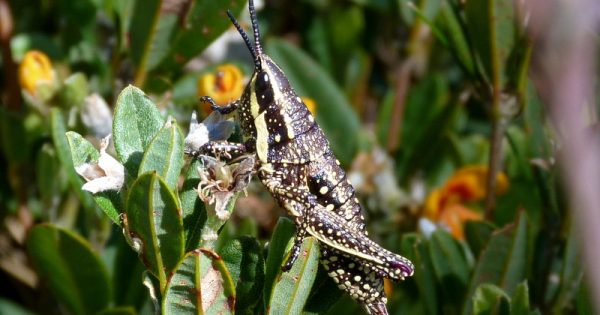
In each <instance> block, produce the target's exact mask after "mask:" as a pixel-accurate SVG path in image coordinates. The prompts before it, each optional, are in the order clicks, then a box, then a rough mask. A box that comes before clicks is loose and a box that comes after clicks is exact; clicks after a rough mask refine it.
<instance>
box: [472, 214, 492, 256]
mask: <svg viewBox="0 0 600 315" xmlns="http://www.w3.org/2000/svg"><path fill="white" fill-rule="evenodd" d="M494 230H495V226H494V224H492V223H491V222H488V221H468V222H467V223H466V224H465V237H466V239H467V244H469V248H470V249H471V252H473V256H475V257H479V253H480V252H481V250H482V249H483V248H484V247H485V245H486V244H487V242H488V241H489V239H490V238H491V237H492V233H493V232H494Z"/></svg>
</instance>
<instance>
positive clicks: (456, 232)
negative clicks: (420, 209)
mask: <svg viewBox="0 0 600 315" xmlns="http://www.w3.org/2000/svg"><path fill="white" fill-rule="evenodd" d="M486 176H487V167H486V166H482V165H475V166H467V167H464V168H461V169H459V170H458V171H456V172H455V173H454V174H453V175H452V176H451V177H450V178H449V179H448V181H446V183H445V184H444V186H443V187H442V188H438V189H435V190H433V191H432V192H431V193H430V194H429V196H427V200H425V211H424V214H425V216H426V217H427V218H428V219H430V220H432V221H434V222H439V223H441V224H443V225H444V226H446V227H447V228H448V229H449V230H450V232H451V233H452V235H453V236H454V237H455V238H457V239H464V233H463V225H464V223H465V222H466V221H470V220H481V219H482V215H481V213H479V212H476V211H473V210H472V209H470V208H468V207H467V206H465V205H464V204H465V203H467V202H474V201H480V200H482V199H483V198H484V197H485V193H486V188H485V187H486ZM506 190H508V178H507V177H506V175H505V174H504V173H502V172H500V173H498V174H497V175H496V194H502V193H504V192H506Z"/></svg>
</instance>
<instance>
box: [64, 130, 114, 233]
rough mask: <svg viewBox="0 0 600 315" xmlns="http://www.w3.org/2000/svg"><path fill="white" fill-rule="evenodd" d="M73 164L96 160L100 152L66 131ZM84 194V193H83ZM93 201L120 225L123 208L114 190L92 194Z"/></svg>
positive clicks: (76, 135) (77, 135)
mask: <svg viewBox="0 0 600 315" xmlns="http://www.w3.org/2000/svg"><path fill="white" fill-rule="evenodd" d="M66 136H67V141H68V143H69V149H70V151H71V158H72V159H73V166H74V167H76V168H77V167H79V166H81V165H82V164H85V163H93V162H97V161H98V158H99V157H100V153H99V152H98V150H96V148H94V146H93V145H92V144H91V143H90V142H89V141H87V140H86V139H84V138H83V137H82V136H81V135H80V134H78V133H76V132H73V131H69V132H67V133H66ZM84 194H85V193H84ZM93 198H94V201H96V204H98V206H100V208H101V209H102V211H104V213H105V214H106V215H107V216H108V217H109V218H110V219H111V220H112V221H113V222H114V223H115V224H117V225H121V218H120V211H119V210H118V209H123V202H122V201H121V197H120V196H119V195H118V193H117V192H116V191H104V192H99V193H97V194H95V195H93Z"/></svg>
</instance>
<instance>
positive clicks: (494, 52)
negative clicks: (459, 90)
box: [465, 0, 516, 85]
mask: <svg viewBox="0 0 600 315" xmlns="http://www.w3.org/2000/svg"><path fill="white" fill-rule="evenodd" d="M513 4H514V2H513V1H512V0H495V1H492V0H482V1H468V2H467V3H466V4H465V13H466V21H467V27H468V29H469V32H470V36H471V43H472V44H473V48H474V51H475V55H476V56H477V58H478V62H479V63H480V65H481V69H482V74H483V77H484V78H486V79H487V81H488V84H492V83H493V82H498V83H500V84H501V85H504V84H505V83H506V81H507V77H506V71H505V69H506V66H507V65H508V59H509V56H510V54H511V52H512V50H513V48H514V44H515V38H516V36H515V35H516V31H515V24H516V21H515V14H514V7H513Z"/></svg>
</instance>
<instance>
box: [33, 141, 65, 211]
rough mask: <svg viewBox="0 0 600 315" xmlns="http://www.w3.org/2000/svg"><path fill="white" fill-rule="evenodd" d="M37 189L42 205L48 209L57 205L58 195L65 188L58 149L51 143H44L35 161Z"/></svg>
mask: <svg viewBox="0 0 600 315" xmlns="http://www.w3.org/2000/svg"><path fill="white" fill-rule="evenodd" d="M35 169H36V175H37V176H36V182H37V189H38V191H39V193H40V200H41V201H42V206H43V207H44V208H45V209H46V211H51V210H52V209H53V208H55V207H56V204H55V203H56V196H57V195H59V194H60V193H61V192H62V191H63V190H64V188H65V185H64V180H63V177H64V176H60V175H61V174H60V170H61V169H60V164H59V161H58V157H57V156H56V150H54V147H52V145H51V144H50V143H44V144H43V145H42V148H41V149H40V151H39V152H38V154H37V156H36V161H35Z"/></svg>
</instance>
